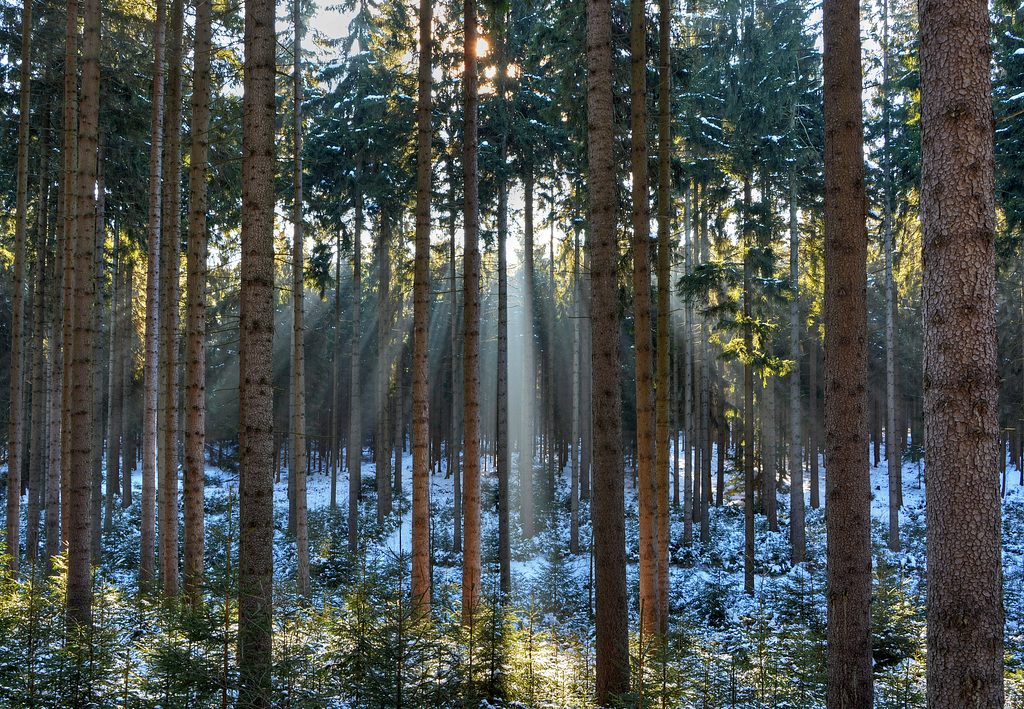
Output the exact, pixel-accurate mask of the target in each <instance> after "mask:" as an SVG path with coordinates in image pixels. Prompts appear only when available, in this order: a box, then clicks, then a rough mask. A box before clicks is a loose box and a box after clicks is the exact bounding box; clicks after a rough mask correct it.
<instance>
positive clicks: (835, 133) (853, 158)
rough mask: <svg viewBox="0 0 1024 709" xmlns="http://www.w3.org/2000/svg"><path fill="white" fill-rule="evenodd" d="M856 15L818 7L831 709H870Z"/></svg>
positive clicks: (850, 5) (848, 9)
mask: <svg viewBox="0 0 1024 709" xmlns="http://www.w3.org/2000/svg"><path fill="white" fill-rule="evenodd" d="M859 23H860V14H859V4H858V2H857V0H826V1H825V4H824V40H825V45H824V46H825V53H824V76H825V86H824V111H825V218H824V229H825V233H824V241H825V291H824V313H823V314H824V323H825V404H826V406H825V460H826V461H827V462H828V475H827V476H826V478H825V527H826V531H827V534H828V548H827V552H828V557H827V558H828V561H827V565H826V575H827V579H826V597H827V602H828V648H829V652H828V677H827V699H828V704H829V706H835V707H849V708H850V709H856V708H858V707H863V708H864V709H869V708H870V707H871V706H872V664H871V483H870V477H869V468H868V439H867V435H868V430H867V424H868V420H867V419H868V395H867V276H866V267H867V245H868V234H867V226H866V222H865V218H866V213H865V210H866V205H867V201H866V198H865V195H864V155H863V145H864V131H863V119H862V116H861V110H862V109H861V67H860V24H859Z"/></svg>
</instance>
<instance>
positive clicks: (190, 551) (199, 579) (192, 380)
mask: <svg viewBox="0 0 1024 709" xmlns="http://www.w3.org/2000/svg"><path fill="white" fill-rule="evenodd" d="M194 4H195V10H196V26H195V33H196V35H195V50H194V56H195V58H194V60H193V70H192V71H193V73H192V148H191V151H190V158H189V196H188V205H189V209H188V254H187V257H188V278H187V282H186V288H187V290H188V295H187V306H186V312H187V315H186V317H187V326H186V327H187V331H186V336H185V465H184V470H183V471H182V484H183V487H184V489H185V490H184V492H185V558H184V562H185V568H184V573H183V579H182V580H183V586H184V590H185V594H186V596H187V597H188V599H189V600H190V601H192V602H196V601H198V600H199V597H200V593H201V589H202V583H203V552H204V549H205V547H206V533H205V527H204V516H203V496H204V495H203V488H204V482H205V474H206V246H207V244H206V238H207V237H206V209H207V200H206V176H207V170H208V165H207V162H208V159H209V152H210V134H209V131H210V94H211V86H210V65H211V58H212V53H213V3H212V0H195V3H194Z"/></svg>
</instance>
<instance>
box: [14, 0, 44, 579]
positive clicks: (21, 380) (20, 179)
mask: <svg viewBox="0 0 1024 709" xmlns="http://www.w3.org/2000/svg"><path fill="white" fill-rule="evenodd" d="M31 64H32V7H31V3H28V2H26V3H24V4H23V5H22V11H21V82H20V83H21V87H20V89H19V101H18V105H19V108H18V112H19V117H18V166H17V170H18V175H17V187H16V190H17V194H16V197H15V216H14V294H13V297H12V298H11V301H12V309H13V311H14V312H13V321H14V322H13V324H12V332H11V398H10V421H11V423H10V433H9V437H8V439H7V441H8V444H7V451H8V453H7V527H6V534H7V536H6V541H7V555H8V556H7V568H8V569H9V570H10V572H11V577H12V578H17V576H18V567H19V565H20V560H21V550H20V546H21V535H20V533H19V532H20V524H21V469H22V467H23V455H24V449H25V440H24V438H25V413H24V401H25V390H24V387H25V376H24V372H23V370H24V367H25V355H24V348H25V344H24V343H25V252H26V249H25V235H26V232H27V230H28V229H27V227H28V121H29V110H30V109H29V94H30V91H31V89H30V84H29V80H30V75H31V73H30V72H31ZM44 179H45V178H44Z"/></svg>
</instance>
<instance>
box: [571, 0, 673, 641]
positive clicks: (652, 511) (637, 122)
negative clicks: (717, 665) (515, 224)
mask: <svg viewBox="0 0 1024 709" xmlns="http://www.w3.org/2000/svg"><path fill="white" fill-rule="evenodd" d="M646 10H647V5H646V3H645V2H644V0H631V3H630V69H631V78H630V91H629V95H630V130H631V134H632V144H631V145H632V147H631V155H630V157H631V164H632V172H633V323H634V328H633V332H634V342H635V344H634V351H635V353H636V379H635V387H636V447H637V485H638V490H637V497H638V502H639V506H640V622H641V624H642V626H643V628H644V635H645V637H647V638H648V640H650V639H653V638H655V637H657V636H658V634H659V633H660V632H661V616H660V610H661V602H660V596H659V591H658V500H657V489H656V487H655V469H654V457H655V452H654V433H655V420H654V418H655V417H654V361H653V352H652V343H651V329H652V324H653V323H652V322H651V320H652V318H651V254H650V241H651V201H650V194H649V190H648V179H647V12H646ZM553 267H554V264H552V268H553Z"/></svg>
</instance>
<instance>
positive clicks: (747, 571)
mask: <svg viewBox="0 0 1024 709" xmlns="http://www.w3.org/2000/svg"><path fill="white" fill-rule="evenodd" d="M750 202H751V194H750V180H744V181H743V206H744V226H743V246H744V255H743V348H744V350H746V352H747V357H748V358H749V357H750V355H751V353H752V352H753V350H754V332H753V328H752V327H751V318H752V317H753V315H752V310H751V302H750V300H751V298H752V293H751V291H750V288H751V286H750V278H751V269H752V266H751V263H750V259H751V257H750V249H751V247H752V246H753V240H754V236H753V233H752V231H753V230H752V227H751V225H750V218H751V217H750ZM743 590H744V591H745V592H746V593H748V594H750V595H753V593H754V368H753V366H752V365H751V363H750V361H749V359H748V360H747V361H745V362H744V363H743Z"/></svg>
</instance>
